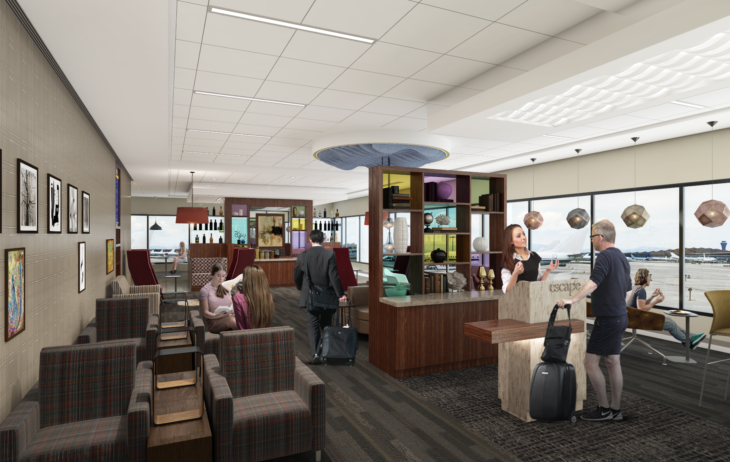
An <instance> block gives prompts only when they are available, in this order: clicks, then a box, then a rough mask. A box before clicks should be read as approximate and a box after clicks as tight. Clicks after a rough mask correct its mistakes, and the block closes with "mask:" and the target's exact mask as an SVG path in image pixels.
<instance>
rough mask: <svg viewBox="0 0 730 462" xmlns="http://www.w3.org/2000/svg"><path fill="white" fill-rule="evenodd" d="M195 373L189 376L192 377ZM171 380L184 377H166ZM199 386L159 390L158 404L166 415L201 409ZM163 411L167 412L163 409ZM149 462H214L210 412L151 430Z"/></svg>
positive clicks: (172, 375) (156, 396) (157, 392)
mask: <svg viewBox="0 0 730 462" xmlns="http://www.w3.org/2000/svg"><path fill="white" fill-rule="evenodd" d="M192 373H193V372H192V371H191V372H188V374H192ZM167 375H168V377H169V378H170V379H171V380H174V379H176V378H182V377H178V376H182V375H184V374H167ZM200 386H201V384H200V383H198V385H196V386H192V387H183V388H172V389H168V390H156V391H154V393H155V403H156V406H160V408H161V409H160V410H161V411H163V412H164V413H172V412H183V411H186V410H189V409H192V408H195V407H197V406H199V405H200V398H199V395H198V393H200V390H199V387H200ZM162 408H164V409H162ZM147 460H148V462H156V461H160V462H168V461H171V460H174V461H181V462H183V461H191V462H212V460H213V435H212V433H211V431H210V423H209V422H208V413H207V409H205V408H204V409H203V417H202V418H200V419H196V420H188V421H185V422H176V423H171V424H167V425H157V426H153V427H152V428H150V436H149V439H148V440H147Z"/></svg>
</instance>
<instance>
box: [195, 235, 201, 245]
mask: <svg viewBox="0 0 730 462" xmlns="http://www.w3.org/2000/svg"><path fill="white" fill-rule="evenodd" d="M195 243H196V244H200V236H198V235H197V234H196V235H195Z"/></svg>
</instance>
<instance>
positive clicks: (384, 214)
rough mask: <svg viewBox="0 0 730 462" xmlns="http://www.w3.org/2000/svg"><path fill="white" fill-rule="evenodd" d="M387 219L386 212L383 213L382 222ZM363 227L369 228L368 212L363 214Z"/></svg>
mask: <svg viewBox="0 0 730 462" xmlns="http://www.w3.org/2000/svg"><path fill="white" fill-rule="evenodd" d="M387 219H388V212H383V220H382V221H385V220H387ZM363 224H364V225H365V226H370V212H365V223H363Z"/></svg>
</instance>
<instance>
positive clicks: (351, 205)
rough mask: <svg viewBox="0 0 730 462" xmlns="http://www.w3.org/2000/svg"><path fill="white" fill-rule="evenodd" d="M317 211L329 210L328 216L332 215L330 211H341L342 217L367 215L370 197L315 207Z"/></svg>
mask: <svg viewBox="0 0 730 462" xmlns="http://www.w3.org/2000/svg"><path fill="white" fill-rule="evenodd" d="M314 208H315V209H317V211H319V210H324V209H325V208H326V209H327V216H329V214H330V209H333V210H339V211H340V216H341V217H354V216H355V215H365V212H367V211H368V196H364V197H357V198H355V199H349V200H346V201H340V202H330V203H327V204H320V205H316V206H314Z"/></svg>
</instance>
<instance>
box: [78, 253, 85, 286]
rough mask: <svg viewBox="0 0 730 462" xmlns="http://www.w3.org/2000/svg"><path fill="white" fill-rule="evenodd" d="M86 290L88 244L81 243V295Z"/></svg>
mask: <svg viewBox="0 0 730 462" xmlns="http://www.w3.org/2000/svg"><path fill="white" fill-rule="evenodd" d="M85 290H86V242H79V293H81V292H83V291H85Z"/></svg>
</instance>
